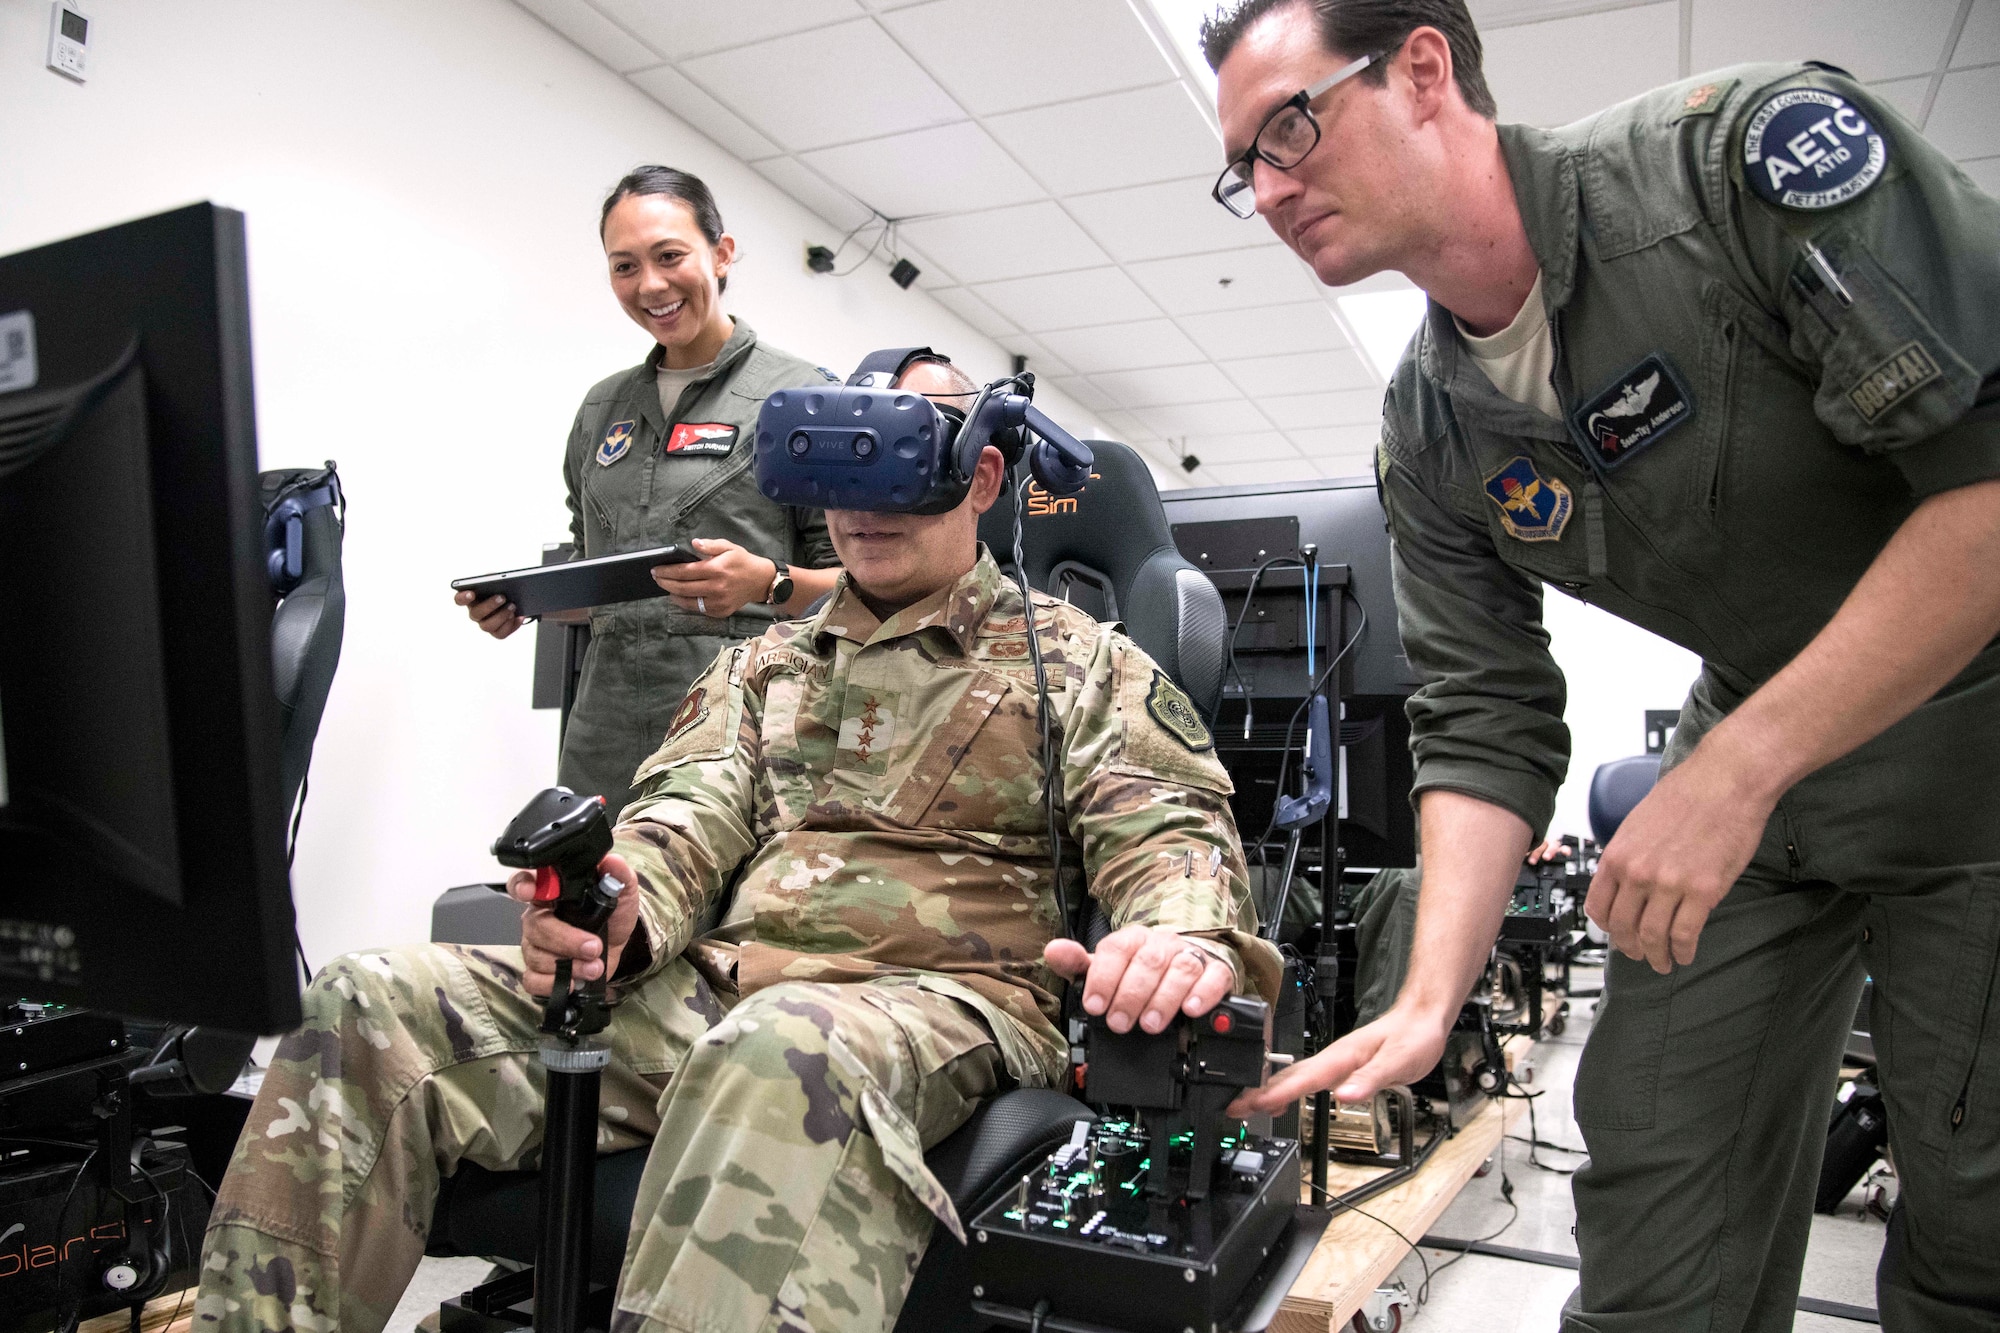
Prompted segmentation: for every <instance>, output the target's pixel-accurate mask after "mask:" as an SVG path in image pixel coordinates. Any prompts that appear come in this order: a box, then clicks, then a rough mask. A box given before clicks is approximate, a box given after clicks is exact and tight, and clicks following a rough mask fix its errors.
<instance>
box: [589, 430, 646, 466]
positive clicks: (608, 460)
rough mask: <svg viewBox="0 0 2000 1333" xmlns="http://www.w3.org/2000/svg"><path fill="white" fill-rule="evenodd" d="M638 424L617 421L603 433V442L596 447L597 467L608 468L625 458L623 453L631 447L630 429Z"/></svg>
mask: <svg viewBox="0 0 2000 1333" xmlns="http://www.w3.org/2000/svg"><path fill="white" fill-rule="evenodd" d="M638 424H639V423H638V422H636V421H619V422H615V423H613V425H612V427H611V429H610V430H607V431H605V432H604V442H603V443H602V444H600V445H598V446H597V465H598V466H599V467H610V466H611V465H612V464H613V463H615V462H617V461H618V460H619V459H621V458H623V457H624V456H625V451H626V450H627V449H630V448H631V447H632V428H633V427H634V426H636V425H638Z"/></svg>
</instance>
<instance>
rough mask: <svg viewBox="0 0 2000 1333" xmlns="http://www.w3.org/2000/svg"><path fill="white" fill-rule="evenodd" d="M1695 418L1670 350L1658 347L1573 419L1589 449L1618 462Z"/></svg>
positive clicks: (1602, 459)
mask: <svg viewBox="0 0 2000 1333" xmlns="http://www.w3.org/2000/svg"><path fill="white" fill-rule="evenodd" d="M1693 418H1694V399H1693V398H1692V397H1690V396H1689V395H1688V391H1687V386H1686V385H1684V384H1682V383H1681V378H1680V376H1679V375H1676V374H1675V373H1674V368H1673V366H1672V364H1671V363H1669V362H1668V360H1667V358H1666V356H1665V355H1664V354H1662V353H1659V352H1655V353H1653V354H1652V355H1651V356H1649V357H1647V358H1646V359H1645V360H1643V361H1641V362H1640V363H1639V364H1638V365H1636V366H1634V367H1632V368H1631V369H1630V370H1628V371H1626V372H1625V373H1624V374H1623V375H1620V376H1619V377H1618V378H1617V379H1615V380H1613V381H1612V382H1611V384H1610V386H1609V387H1608V388H1606V389H1605V390H1604V391H1603V392H1602V393H1599V394H1598V395H1597V396H1596V397H1595V398H1592V399H1591V400H1590V401H1589V402H1587V403H1585V404H1584V405H1583V406H1581V407H1579V408H1577V409H1576V411H1575V412H1574V413H1572V414H1571V415H1570V422H1571V424H1573V425H1574V426H1575V427H1576V428H1577V430H1578V431H1579V432H1580V433H1581V434H1582V436H1583V440H1584V442H1585V444H1586V445H1588V447H1589V448H1590V451H1591V454H1592V456H1593V457H1595V458H1596V459H1597V461H1598V462H1599V463H1601V464H1603V465H1604V466H1605V467H1616V466H1618V465H1619V464H1620V463H1622V462H1624V461H1625V460H1626V459H1627V458H1629V457H1630V456H1631V455H1633V454H1635V453H1637V452H1638V451H1639V450H1641V449H1643V448H1645V447H1646V446H1647V445H1649V444H1652V443H1653V442H1655V441H1656V440H1658V439H1659V438H1660V437H1661V436H1662V435H1665V434H1666V433H1667V432H1668V431H1670V430H1672V429H1674V427H1676V426H1679V425H1681V424H1682V423H1684V422H1687V421H1691V420H1693Z"/></svg>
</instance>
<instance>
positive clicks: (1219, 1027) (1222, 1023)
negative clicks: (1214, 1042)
mask: <svg viewBox="0 0 2000 1333" xmlns="http://www.w3.org/2000/svg"><path fill="white" fill-rule="evenodd" d="M1208 1025H1209V1026H1210V1027H1212V1028H1214V1029H1215V1030H1216V1031H1217V1032H1227V1031H1229V1015H1228V1014H1217V1015H1216V1016H1215V1017H1213V1018H1211V1019H1209V1020H1208Z"/></svg>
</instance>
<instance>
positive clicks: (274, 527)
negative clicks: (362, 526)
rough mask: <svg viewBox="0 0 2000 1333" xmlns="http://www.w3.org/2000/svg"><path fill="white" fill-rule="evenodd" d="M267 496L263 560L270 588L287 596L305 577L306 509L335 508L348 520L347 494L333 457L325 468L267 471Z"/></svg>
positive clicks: (336, 511)
mask: <svg viewBox="0 0 2000 1333" xmlns="http://www.w3.org/2000/svg"><path fill="white" fill-rule="evenodd" d="M264 475H265V495H264V561H265V572H266V573H268V574H269V575H270V576H271V591H272V592H273V593H275V594H276V595H277V596H278V597H279V598H281V599H282V598H284V597H285V596H287V595H288V594H289V593H290V592H291V591H292V589H294V588H296V587H298V586H299V582H300V580H302V579H303V578H304V577H305V570H306V556H305V529H306V511H308V510H311V509H320V508H324V507H329V506H330V507H332V508H333V510H334V512H335V513H336V514H337V515H338V517H339V519H340V522H341V523H342V524H343V525H345V523H346V522H347V496H346V494H345V493H344V492H343V491H342V490H341V488H340V473H339V471H338V470H337V469H336V468H335V466H334V463H333V460H332V459H328V460H327V464H326V466H325V467H324V468H321V469H318V470H317V471H315V470H313V469H299V470H296V471H289V472H277V473H266V474H264Z"/></svg>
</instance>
